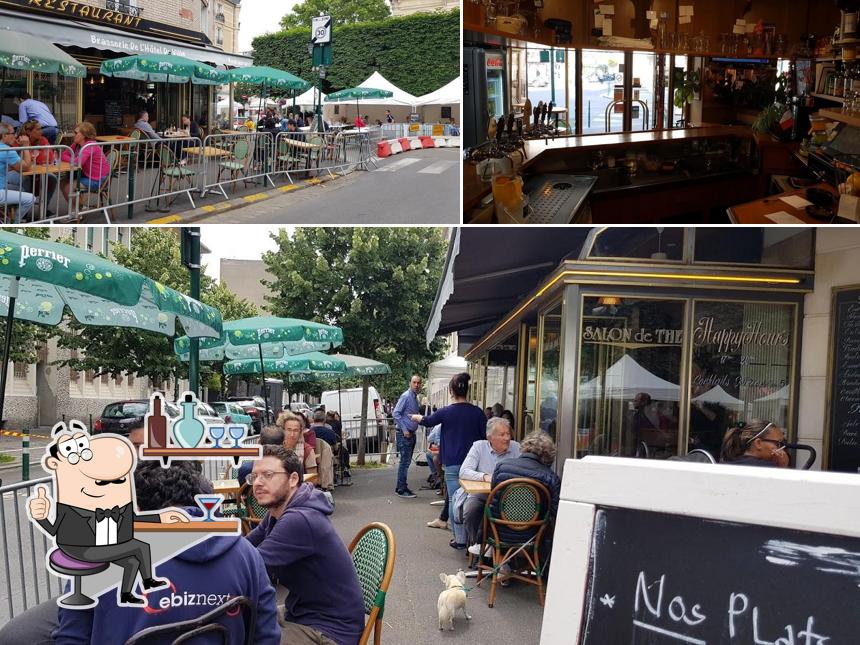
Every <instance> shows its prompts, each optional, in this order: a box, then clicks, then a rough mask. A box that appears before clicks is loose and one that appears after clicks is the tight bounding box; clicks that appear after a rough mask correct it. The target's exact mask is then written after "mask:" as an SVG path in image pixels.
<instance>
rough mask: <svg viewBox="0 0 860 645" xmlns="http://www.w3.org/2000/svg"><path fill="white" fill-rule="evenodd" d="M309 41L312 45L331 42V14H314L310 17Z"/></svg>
mask: <svg viewBox="0 0 860 645" xmlns="http://www.w3.org/2000/svg"><path fill="white" fill-rule="evenodd" d="M311 42H313V44H314V45H326V44H328V43H330V42H331V16H316V17H314V18H313V19H311Z"/></svg>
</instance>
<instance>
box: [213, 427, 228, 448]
mask: <svg viewBox="0 0 860 645" xmlns="http://www.w3.org/2000/svg"><path fill="white" fill-rule="evenodd" d="M225 431H226V428H224V426H209V436H210V437H212V441H214V442H215V447H216V448H220V447H221V446H220V445H219V443H218V442H219V441H221V439H223V438H224V432H225Z"/></svg>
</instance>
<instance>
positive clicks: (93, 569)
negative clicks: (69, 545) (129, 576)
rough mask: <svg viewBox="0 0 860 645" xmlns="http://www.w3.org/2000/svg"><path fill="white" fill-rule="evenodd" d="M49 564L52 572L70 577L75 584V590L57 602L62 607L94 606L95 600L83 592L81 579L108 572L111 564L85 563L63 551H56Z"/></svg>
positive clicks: (49, 558)
mask: <svg viewBox="0 0 860 645" xmlns="http://www.w3.org/2000/svg"><path fill="white" fill-rule="evenodd" d="M48 564H49V566H50V567H51V570H52V571H55V572H57V573H60V574H62V575H64V576H69V577H71V578H72V580H73V582H74V589H73V591H72V593H69V594H67V595H65V596H63V597H62V598H60V599H59V600H58V601H57V602H58V604H59V605H60V606H62V607H86V606H88V605H94V604H95V603H96V601H95V600H93V599H92V598H90V597H89V596H87V595H85V594H84V593H83V592H81V577H83V576H92V575H95V574H97V573H101V572H102V571H105V570H107V568H108V567H109V566H110V563H109V562H83V561H81V560H76V559H75V558H73V557H72V556H70V555H67V554H66V553H65V552H63V550H62V549H59V548H57V549H54V550H53V551H51V555H50V556H48Z"/></svg>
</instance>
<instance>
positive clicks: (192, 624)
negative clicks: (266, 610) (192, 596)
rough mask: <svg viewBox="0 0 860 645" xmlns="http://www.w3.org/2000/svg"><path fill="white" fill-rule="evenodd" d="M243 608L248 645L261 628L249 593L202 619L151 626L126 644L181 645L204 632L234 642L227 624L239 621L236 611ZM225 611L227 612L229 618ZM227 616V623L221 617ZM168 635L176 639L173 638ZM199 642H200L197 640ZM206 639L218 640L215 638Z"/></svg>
mask: <svg viewBox="0 0 860 645" xmlns="http://www.w3.org/2000/svg"><path fill="white" fill-rule="evenodd" d="M237 610H238V611H241V613H242V622H243V623H244V624H245V640H244V643H245V645H251V643H253V642H254V637H255V636H256V631H257V608H256V606H254V603H253V602H251V600H250V599H249V598H247V597H246V596H235V597H233V598H230V600H228V601H227V602H225V603H224V604H223V605H220V606H218V607H216V608H215V609H213V610H212V611H209V612H207V613H205V614H203V615H202V616H200V617H198V618H192V619H190V620H182V621H177V622H175V623H168V624H166V625H158V626H156V627H147V628H146V629H142V630H140V631H139V632H137V634H135V635H134V636H132V637H131V638H129V639H128V640H127V641H126V642H125V645H146V643H167V642H170V643H171V644H172V645H179V644H180V643H187V642H188V641H195V639H196V638H197V637H198V636H201V635H203V634H210V633H211V634H217V635H218V636H220V637H221V638H220V642H221V643H224V644H225V645H230V630H229V628H228V627H227V625H226V624H225V623H226V622H227V621H230V620H235V616H236V613H237ZM225 614H226V615H227V616H226V617H225ZM222 617H224V622H223V623H222V622H219V620H218V619H220V618H222ZM166 638H173V640H171V641H167V640H165V639H166ZM195 642H196V641H195ZM205 642H207V643H209V642H217V641H213V640H211V637H210V638H209V639H208V640H206V641H205Z"/></svg>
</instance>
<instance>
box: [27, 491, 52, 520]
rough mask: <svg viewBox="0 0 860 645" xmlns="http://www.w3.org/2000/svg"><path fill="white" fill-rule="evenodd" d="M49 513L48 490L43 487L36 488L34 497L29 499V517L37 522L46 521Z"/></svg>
mask: <svg viewBox="0 0 860 645" xmlns="http://www.w3.org/2000/svg"><path fill="white" fill-rule="evenodd" d="M50 512H51V500H50V499H49V498H48V489H47V488H45V487H44V486H37V487H36V497H31V498H30V517H32V518H33V519H34V520H36V521H37V522H38V521H39V520H46V519H48V514H49V513H50Z"/></svg>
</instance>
